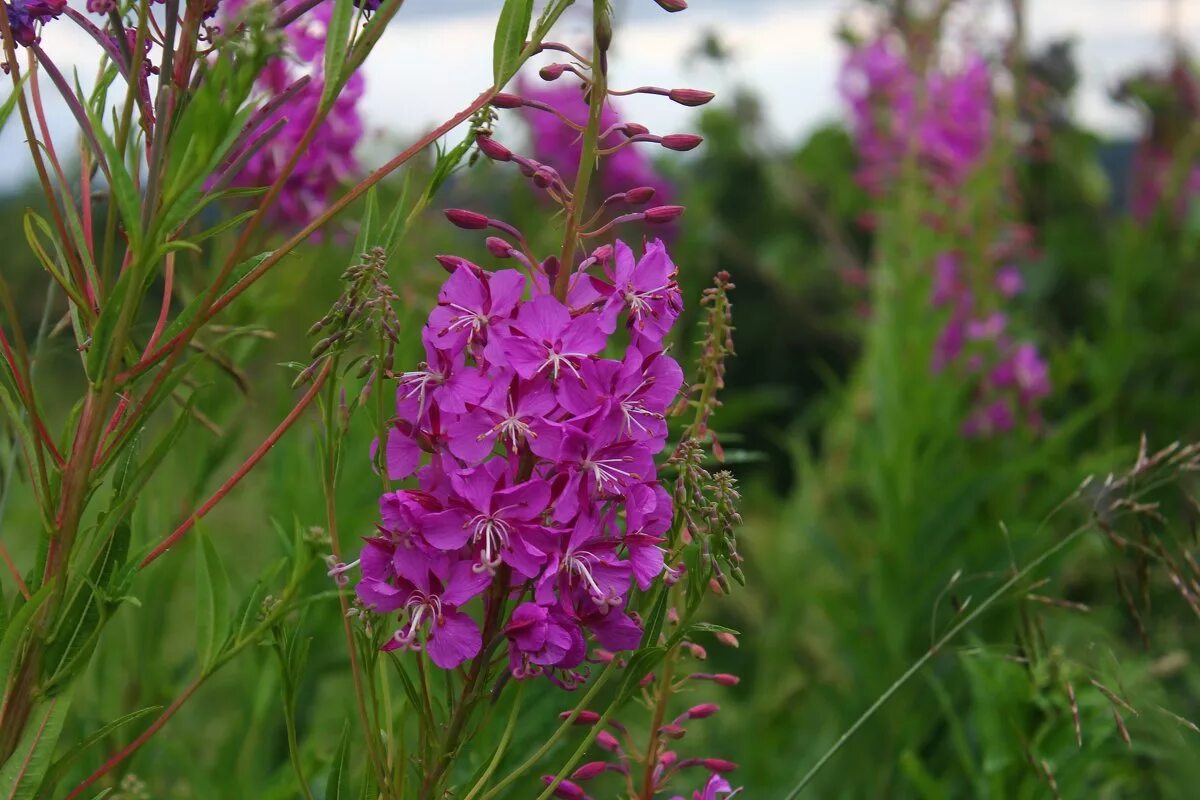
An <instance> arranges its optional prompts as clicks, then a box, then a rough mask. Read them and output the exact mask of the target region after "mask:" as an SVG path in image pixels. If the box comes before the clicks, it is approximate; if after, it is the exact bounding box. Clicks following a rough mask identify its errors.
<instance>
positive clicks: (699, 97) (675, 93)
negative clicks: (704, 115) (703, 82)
mask: <svg viewBox="0 0 1200 800" xmlns="http://www.w3.org/2000/svg"><path fill="white" fill-rule="evenodd" d="M667 97H669V98H671V99H672V100H674V101H675V102H676V103H679V105H681V106H689V107H691V108H695V107H696V106H702V105H704V104H705V103H707V102H708V101H710V100H712V99H713V98H714V97H716V95H714V94H713V93H712V92H704V91H701V90H699V89H672V90H671V91H669V92H667Z"/></svg>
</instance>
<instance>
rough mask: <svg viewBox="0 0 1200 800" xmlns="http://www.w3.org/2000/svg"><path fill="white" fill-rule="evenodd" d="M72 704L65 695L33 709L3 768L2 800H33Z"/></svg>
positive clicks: (0, 782)
mask: <svg viewBox="0 0 1200 800" xmlns="http://www.w3.org/2000/svg"><path fill="white" fill-rule="evenodd" d="M70 705H71V701H70V698H69V697H67V696H65V695H63V696H59V697H55V698H54V699H52V700H49V701H47V702H46V703H43V704H42V705H40V706H38V707H37V708H36V709H35V710H34V713H33V714H32V715H31V716H30V717H29V723H28V726H27V727H26V728H25V732H24V733H23V734H22V735H21V740H20V741H19V742H17V749H16V750H14V751H13V754H12V755H11V756H9V758H8V761H6V762H4V766H3V767H0V800H32V799H33V797H35V796H36V793H37V791H38V788H39V787H40V786H41V784H42V777H43V776H44V775H45V774H46V770H47V769H48V768H49V766H50V759H51V757H52V756H53V755H54V747H55V745H56V744H58V737H59V734H61V733H62V726H63V722H64V721H65V720H66V718H67V708H68V707H69V706H70Z"/></svg>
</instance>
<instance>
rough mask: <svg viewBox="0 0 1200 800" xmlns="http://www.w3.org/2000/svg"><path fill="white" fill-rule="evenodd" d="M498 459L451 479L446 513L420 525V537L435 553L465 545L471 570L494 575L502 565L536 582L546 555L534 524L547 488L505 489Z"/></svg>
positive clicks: (537, 483)
mask: <svg viewBox="0 0 1200 800" xmlns="http://www.w3.org/2000/svg"><path fill="white" fill-rule="evenodd" d="M505 472H506V470H505V467H504V463H503V459H493V460H492V461H490V462H488V464H487V465H485V466H483V467H476V468H475V469H472V470H463V471H461V472H457V473H455V474H453V475H451V476H450V485H451V486H452V487H453V490H454V494H453V495H452V496H451V497H450V499H449V501H448V502H447V504H446V510H444V511H440V512H438V513H436V514H430V515H429V516H427V517H425V518H424V519H423V520H421V532H422V535H423V536H424V538H425V541H427V542H428V543H429V544H430V545H432V546H433V547H436V548H437V549H439V550H458V549H460V548H462V547H463V546H464V545H466V544H468V543H470V545H471V547H472V551H473V552H474V553H475V558H476V562H475V564H474V569H475V570H476V571H478V572H487V573H488V574H495V571H496V568H497V567H498V566H500V564H501V563H505V564H508V565H509V566H510V567H512V568H513V569H515V570H516V571H517V572H519V573H520V574H522V575H524V576H525V577H527V578H533V577H536V576H537V574H538V569H539V567H540V566H541V565H542V564H543V563H544V562H545V560H546V557H545V554H544V553H543V552H542V551H541V549H540V548H539V547H537V546H536V543H537V542H539V541H540V540H541V539H544V538H545V537H544V536H542V535H541V530H542V529H541V526H540V525H539V524H538V521H539V520H540V519H541V518H542V515H543V514H544V513H545V511H546V506H547V504H548V503H549V501H550V486H549V484H547V483H546V482H545V481H542V480H530V481H525V482H524V483H519V484H517V485H515V486H508V487H505Z"/></svg>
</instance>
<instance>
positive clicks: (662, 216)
mask: <svg viewBox="0 0 1200 800" xmlns="http://www.w3.org/2000/svg"><path fill="white" fill-rule="evenodd" d="M682 213H683V206H655V207H654V208H648V209H646V222H649V223H650V224H652V225H662V224H664V223H667V222H671V221H673V220H675V219H678V218H679V215H680V214H682Z"/></svg>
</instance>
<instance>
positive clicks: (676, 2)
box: [654, 0, 687, 14]
mask: <svg viewBox="0 0 1200 800" xmlns="http://www.w3.org/2000/svg"><path fill="white" fill-rule="evenodd" d="M654 2H656V3H658V7H659V8H661V9H662V10H663V11H669V12H671V13H672V14H673V13H675V12H676V11H683V10H684V9H686V8H687V0H654Z"/></svg>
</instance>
